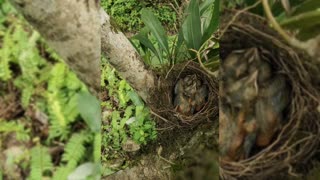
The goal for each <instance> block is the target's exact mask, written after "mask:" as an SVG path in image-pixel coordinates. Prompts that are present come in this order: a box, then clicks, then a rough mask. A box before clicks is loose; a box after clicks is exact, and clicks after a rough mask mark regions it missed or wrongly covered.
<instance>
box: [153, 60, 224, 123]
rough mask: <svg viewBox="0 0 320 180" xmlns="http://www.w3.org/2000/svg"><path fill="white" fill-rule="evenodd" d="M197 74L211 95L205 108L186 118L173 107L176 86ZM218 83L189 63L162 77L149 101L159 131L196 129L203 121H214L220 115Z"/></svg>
mask: <svg viewBox="0 0 320 180" xmlns="http://www.w3.org/2000/svg"><path fill="white" fill-rule="evenodd" d="M192 74H196V75H197V76H198V77H199V78H200V79H201V80H202V82H203V83H204V84H206V85H207V87H208V90H209V94H208V99H207V102H206V104H205V105H204V107H203V108H202V109H201V110H200V111H199V112H197V113H195V114H193V115H190V116H186V115H183V114H180V113H178V112H177V111H176V110H175V108H174V105H173V94H174V93H173V92H174V86H175V84H176V83H177V81H178V80H179V79H180V78H183V77H185V76H187V75H192ZM217 94H218V83H217V80H216V79H214V78H213V77H212V76H210V75H209V74H208V73H207V72H206V71H205V70H203V69H202V68H201V67H200V66H199V65H198V64H197V63H194V62H192V61H188V62H186V63H182V64H177V65H175V66H174V67H173V68H172V69H171V70H170V71H169V72H168V73H167V74H164V75H160V76H159V79H158V87H157V88H156V89H155V90H153V94H152V96H151V97H152V100H149V102H150V103H149V104H150V107H151V109H152V114H153V115H154V116H155V118H156V119H157V120H158V128H159V129H173V128H176V127H194V126H196V125H197V124H199V123H200V122H203V121H206V120H207V121H213V120H214V119H216V117H217V115H218V95H217Z"/></svg>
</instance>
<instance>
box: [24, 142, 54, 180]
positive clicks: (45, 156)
mask: <svg viewBox="0 0 320 180" xmlns="http://www.w3.org/2000/svg"><path fill="white" fill-rule="evenodd" d="M52 168H53V165H52V162H51V156H50V154H49V152H48V148H46V147H44V146H41V145H38V146H35V147H33V148H32V150H31V172H30V177H29V178H30V179H31V180H38V179H44V177H43V173H44V172H45V171H47V170H49V171H50V170H52Z"/></svg>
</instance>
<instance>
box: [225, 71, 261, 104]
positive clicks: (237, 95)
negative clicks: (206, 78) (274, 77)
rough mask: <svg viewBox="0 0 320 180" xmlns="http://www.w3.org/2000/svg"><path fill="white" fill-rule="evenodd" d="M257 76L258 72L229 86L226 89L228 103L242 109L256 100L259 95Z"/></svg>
mask: <svg viewBox="0 0 320 180" xmlns="http://www.w3.org/2000/svg"><path fill="white" fill-rule="evenodd" d="M257 75H258V71H255V72H253V73H252V74H251V75H249V76H248V77H244V78H242V79H240V80H238V81H236V82H234V83H233V84H230V85H229V84H227V87H225V88H224V89H225V91H226V96H227V97H226V99H227V102H228V103H231V104H232V105H233V106H235V107H242V106H243V105H244V104H247V103H249V102H250V101H252V100H253V99H255V98H256V97H257V95H258V85H257Z"/></svg>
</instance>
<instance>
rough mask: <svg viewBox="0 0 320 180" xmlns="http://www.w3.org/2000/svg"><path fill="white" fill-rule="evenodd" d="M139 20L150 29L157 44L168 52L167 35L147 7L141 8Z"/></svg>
mask: <svg viewBox="0 0 320 180" xmlns="http://www.w3.org/2000/svg"><path fill="white" fill-rule="evenodd" d="M141 20H142V21H143V23H144V24H145V25H146V26H147V27H148V28H149V29H150V31H151V34H152V35H153V36H154V37H155V38H156V40H157V42H158V43H159V46H160V47H161V48H162V49H163V50H164V51H165V52H166V53H167V54H169V45H168V37H167V35H166V33H165V30H164V28H163V26H162V25H161V23H160V21H159V20H158V19H157V18H156V17H155V16H154V15H153V13H152V12H151V11H149V10H147V9H142V11H141Z"/></svg>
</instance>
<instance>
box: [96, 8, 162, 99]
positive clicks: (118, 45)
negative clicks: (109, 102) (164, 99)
mask: <svg viewBox="0 0 320 180" xmlns="http://www.w3.org/2000/svg"><path fill="white" fill-rule="evenodd" d="M100 15H101V43H102V44H101V50H102V53H103V54H104V55H105V56H106V57H107V58H108V60H109V62H110V64H111V65H112V66H113V67H114V68H115V69H116V70H117V72H118V73H119V75H120V76H121V77H122V78H123V79H125V80H127V82H128V83H129V84H130V85H131V86H132V87H133V88H134V89H135V90H136V92H137V93H138V94H139V95H140V96H141V97H142V99H143V100H144V101H147V99H148V98H149V96H150V93H149V91H150V90H151V89H153V88H154V86H155V81H156V78H155V75H154V73H153V72H152V71H151V70H149V69H148V68H147V67H146V65H145V64H144V63H143V61H142V59H141V57H140V56H139V54H138V52H137V51H136V50H135V48H134V47H133V46H132V44H131V43H130V41H129V40H128V39H127V38H126V36H125V35H124V34H123V33H122V32H120V31H118V30H117V29H116V28H115V27H113V26H112V25H111V22H110V17H109V15H108V14H107V13H106V12H105V11H104V10H103V9H101V10H100Z"/></svg>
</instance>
